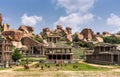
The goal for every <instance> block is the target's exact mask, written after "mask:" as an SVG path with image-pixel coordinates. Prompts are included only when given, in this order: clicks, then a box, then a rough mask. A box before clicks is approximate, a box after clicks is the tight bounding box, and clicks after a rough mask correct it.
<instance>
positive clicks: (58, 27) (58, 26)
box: [54, 25, 64, 36]
mask: <svg viewBox="0 0 120 77" xmlns="http://www.w3.org/2000/svg"><path fill="white" fill-rule="evenodd" d="M54 32H55V33H57V34H58V35H59V36H63V35H64V30H63V27H62V25H57V29H55V31H54Z"/></svg>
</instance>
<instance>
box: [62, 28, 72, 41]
mask: <svg viewBox="0 0 120 77" xmlns="http://www.w3.org/2000/svg"><path fill="white" fill-rule="evenodd" d="M71 30H72V29H71V28H70V27H66V30H64V32H65V35H66V39H67V40H68V41H70V42H72V41H73V38H72V31H71Z"/></svg>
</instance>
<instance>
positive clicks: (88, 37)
mask: <svg viewBox="0 0 120 77" xmlns="http://www.w3.org/2000/svg"><path fill="white" fill-rule="evenodd" d="M81 34H82V35H83V36H84V39H86V40H88V41H91V40H92V39H93V37H94V32H93V31H92V29H89V28H85V29H83V30H82V31H81Z"/></svg>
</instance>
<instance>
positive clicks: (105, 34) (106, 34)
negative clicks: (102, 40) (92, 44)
mask: <svg viewBox="0 0 120 77" xmlns="http://www.w3.org/2000/svg"><path fill="white" fill-rule="evenodd" d="M102 34H103V36H111V35H112V34H111V33H109V32H106V31H105V32H103V33H102Z"/></svg>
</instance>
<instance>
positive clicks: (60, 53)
mask: <svg viewBox="0 0 120 77" xmlns="http://www.w3.org/2000/svg"><path fill="white" fill-rule="evenodd" d="M45 54H46V58H47V61H50V62H57V63H58V62H62V63H64V62H71V61H72V56H73V53H72V48H71V47H56V45H55V44H54V43H50V44H49V46H48V47H46V53H45Z"/></svg>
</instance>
